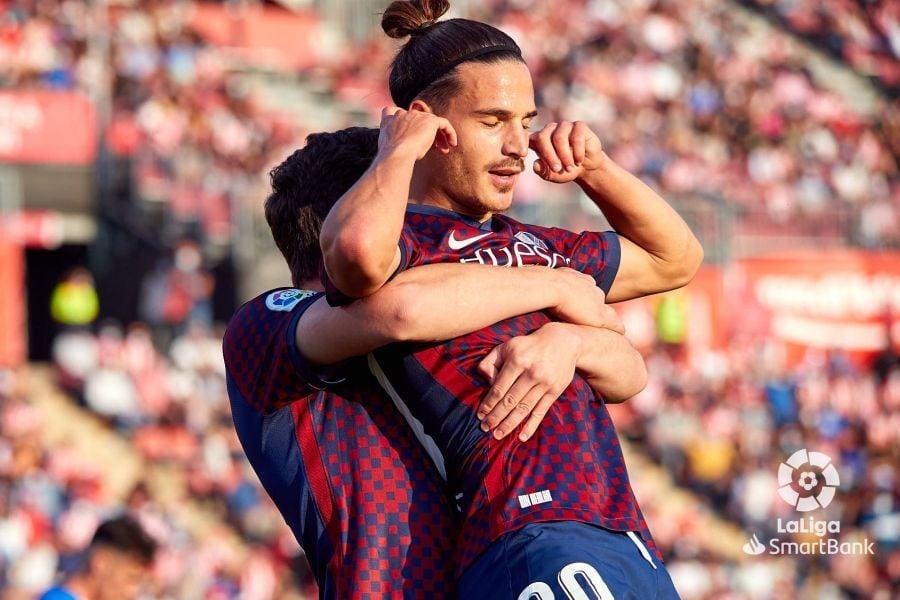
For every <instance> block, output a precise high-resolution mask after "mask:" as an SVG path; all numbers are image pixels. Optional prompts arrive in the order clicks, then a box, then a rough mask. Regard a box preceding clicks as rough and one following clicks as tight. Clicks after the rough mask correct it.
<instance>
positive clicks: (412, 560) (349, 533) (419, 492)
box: [224, 289, 458, 600]
mask: <svg viewBox="0 0 900 600" xmlns="http://www.w3.org/2000/svg"><path fill="white" fill-rule="evenodd" d="M320 297H321V294H316V293H314V292H311V291H306V290H297V289H280V290H274V291H271V292H268V293H266V294H263V295H261V296H259V297H257V298H255V299H254V300H251V301H250V302H248V303H247V304H245V305H244V306H242V307H241V308H240V309H239V310H238V311H237V313H236V314H235V316H234V317H233V318H232V320H231V322H230V323H229V325H228V329H227V331H226V333H225V340H224V355H225V364H226V369H227V383H228V395H229V398H230V401H231V406H232V416H233V419H234V425H235V429H236V430H237V433H238V437H239V438H240V440H241V444H242V446H243V448H244V451H245V452H246V454H247V457H248V459H249V460H250V464H251V465H252V466H253V469H254V470H255V471H256V473H257V475H258V476H259V479H260V481H261V482H262V484H263V487H264V488H265V489H266V492H267V493H268V494H269V495H270V496H271V497H272V500H273V501H274V502H275V504H276V505H277V507H278V509H279V511H280V512H281V514H282V515H283V517H284V519H285V521H286V522H287V524H288V525H289V526H290V528H291V529H292V531H293V532H294V535H295V536H296V538H297V540H298V541H299V542H300V544H301V546H302V547H303V549H304V551H305V552H306V555H307V557H308V559H309V562H310V565H311V566H312V569H313V571H314V573H315V577H316V580H317V582H318V585H319V596H320V597H321V598H334V599H341V600H342V599H344V598H371V599H373V600H374V599H376V598H378V599H380V598H438V597H444V596H448V597H449V596H450V595H452V593H453V588H454V581H453V577H452V565H453V551H454V544H455V541H456V539H457V536H458V526H457V520H458V517H457V516H456V511H455V509H454V508H453V506H452V503H451V502H450V500H449V497H448V496H447V494H446V482H445V481H444V479H443V478H442V476H441V474H439V473H438V472H437V470H436V468H435V465H434V464H433V463H432V462H431V460H430V459H429V457H428V455H427V454H426V453H425V451H423V449H422V447H421V446H420V444H419V443H418V441H417V440H416V438H415V436H414V435H413V434H412V432H411V431H410V428H409V426H408V424H407V423H406V421H405V420H404V418H403V416H401V415H400V414H399V412H398V411H397V408H396V407H395V406H394V404H393V402H392V401H391V399H390V398H388V397H386V396H385V394H384V392H383V391H382V390H381V389H380V388H379V386H378V384H377V382H375V380H374V379H373V378H372V376H371V374H370V373H369V371H368V369H367V368H366V365H365V363H364V362H362V361H360V362H357V363H355V364H354V363H348V364H347V365H345V366H344V368H342V369H341V370H340V372H339V373H337V372H335V373H333V374H331V375H330V376H323V375H322V373H319V372H317V369H314V368H313V367H312V366H311V365H310V364H308V363H307V362H306V361H304V359H303V357H302V356H301V354H300V352H299V350H298V349H297V345H296V337H295V331H296V328H297V323H298V321H299V319H300V317H301V316H302V315H303V313H304V312H305V311H306V310H307V309H308V308H309V306H310V305H312V303H313V302H315V301H316V300H317V299H318V298H320ZM338 376H340V377H338Z"/></svg>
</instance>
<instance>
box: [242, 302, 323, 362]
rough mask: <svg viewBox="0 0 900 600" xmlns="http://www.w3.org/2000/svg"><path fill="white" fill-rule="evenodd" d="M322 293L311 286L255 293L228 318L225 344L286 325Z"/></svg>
mask: <svg viewBox="0 0 900 600" xmlns="http://www.w3.org/2000/svg"><path fill="white" fill-rule="evenodd" d="M321 295H322V294H321V292H314V291H312V290H304V289H298V288H278V289H274V290H269V291H268V292H265V293H263V294H260V295H259V296H256V297H255V298H253V299H252V300H249V301H248V302H246V303H244V304H243V305H242V306H241V307H240V308H239V309H238V310H237V311H236V312H235V313H234V315H233V316H232V317H231V320H230V321H229V322H228V327H226V329H225V339H224V346H225V348H226V349H227V348H228V347H229V346H233V345H235V344H238V343H241V342H242V340H245V339H247V338H252V337H257V336H259V335H260V334H264V333H266V332H274V331H276V330H279V329H282V328H283V327H286V326H288V325H289V324H290V322H291V321H294V320H295V319H296V318H297V317H299V315H300V314H302V313H303V312H304V311H305V310H306V309H307V308H309V306H311V305H312V303H313V302H315V301H316V300H318V299H319V297H320V296H321Z"/></svg>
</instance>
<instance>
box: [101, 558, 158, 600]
mask: <svg viewBox="0 0 900 600" xmlns="http://www.w3.org/2000/svg"><path fill="white" fill-rule="evenodd" d="M93 560H94V561H95V563H94V572H95V573H96V575H97V579H98V580H99V581H101V582H102V583H101V585H100V588H99V592H100V593H99V598H100V600H106V599H107V598H108V599H109V600H112V599H113V598H116V599H119V600H123V599H124V600H132V599H134V598H137V597H138V593H139V592H140V589H141V584H143V583H144V582H145V580H146V578H147V576H148V574H149V569H148V568H147V566H145V565H144V564H143V563H141V562H140V561H138V560H137V559H135V558H133V557H131V556H128V555H126V554H122V553H120V552H114V551H111V550H106V549H98V550H97V551H96V552H95V554H94V556H93Z"/></svg>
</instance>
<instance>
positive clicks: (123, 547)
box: [90, 516, 156, 565]
mask: <svg viewBox="0 0 900 600" xmlns="http://www.w3.org/2000/svg"><path fill="white" fill-rule="evenodd" d="M97 548H108V549H110V550H114V551H116V552H120V553H122V554H128V555H129V556H132V557H134V558H136V559H138V560H139V561H140V562H141V563H143V564H145V565H149V564H150V563H152V562H153V557H154V555H155V554H156V542H155V541H154V540H153V538H151V537H150V536H149V535H147V533H146V532H145V531H144V528H143V527H141V525H140V523H138V522H137V521H136V520H134V519H132V518H131V517H128V516H122V517H117V518H115V519H110V520H109V521H104V522H103V523H101V524H100V527H98V528H97V531H96V532H94V537H93V539H91V546H90V549H91V550H95V549H97Z"/></svg>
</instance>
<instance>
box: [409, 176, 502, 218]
mask: <svg viewBox="0 0 900 600" xmlns="http://www.w3.org/2000/svg"><path fill="white" fill-rule="evenodd" d="M424 179H425V178H424V177H420V176H419V174H418V173H413V179H412V182H410V186H409V203H410V204H422V205H425V206H436V207H438V208H443V209H445V210H452V211H453V212H455V213H459V214H461V215H465V216H467V217H469V218H471V219H475V220H476V221H478V222H479V223H484V222H485V221H487V220H488V219H490V218H491V217H492V216H493V213H491V212H485V211H484V210H483V209H479V208H472V207H471V206H465V205H463V204H460V203H459V202H457V201H455V200H454V199H453V198H451V197H450V196H449V195H447V193H446V192H444V191H443V190H441V189H440V188H438V187H436V186H433V185H428V184H427V183H426V182H425V181H424Z"/></svg>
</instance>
